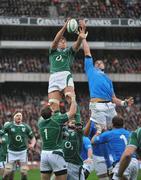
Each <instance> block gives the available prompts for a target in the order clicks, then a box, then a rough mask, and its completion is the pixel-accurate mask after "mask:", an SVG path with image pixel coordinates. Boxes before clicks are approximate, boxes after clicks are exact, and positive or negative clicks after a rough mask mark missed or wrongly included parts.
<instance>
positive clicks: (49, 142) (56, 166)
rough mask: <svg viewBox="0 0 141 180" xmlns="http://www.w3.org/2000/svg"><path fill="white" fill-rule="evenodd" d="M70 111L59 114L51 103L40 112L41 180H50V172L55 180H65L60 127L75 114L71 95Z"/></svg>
mask: <svg viewBox="0 0 141 180" xmlns="http://www.w3.org/2000/svg"><path fill="white" fill-rule="evenodd" d="M69 96H70V98H71V105H70V110H69V111H68V112H67V113H65V114H61V113H60V111H59V110H58V104H56V103H54V102H52V103H51V104H50V106H48V107H46V108H44V109H43V110H42V112H41V118H40V119H39V122H38V127H39V131H40V135H41V137H42V143H43V147H42V152H41V163H40V171H41V179H42V180H50V177H51V174H52V172H54V174H55V175H56V180H66V178H67V165H66V162H65V160H64V157H63V150H62V142H63V136H62V135H63V133H62V127H63V124H64V123H65V122H67V121H68V120H69V118H71V117H72V116H74V115H75V113H76V107H77V105H76V101H75V97H74V96H73V95H72V94H69Z"/></svg>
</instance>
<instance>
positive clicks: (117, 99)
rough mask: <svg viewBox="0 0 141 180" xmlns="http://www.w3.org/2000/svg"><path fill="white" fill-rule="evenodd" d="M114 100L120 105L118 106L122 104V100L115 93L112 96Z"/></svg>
mask: <svg viewBox="0 0 141 180" xmlns="http://www.w3.org/2000/svg"><path fill="white" fill-rule="evenodd" d="M112 102H113V103H115V104H116V105H118V106H121V102H122V100H121V99H119V98H117V97H116V96H115V95H113V97H112Z"/></svg>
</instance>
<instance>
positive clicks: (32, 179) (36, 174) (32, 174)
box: [14, 169, 141, 180]
mask: <svg viewBox="0 0 141 180" xmlns="http://www.w3.org/2000/svg"><path fill="white" fill-rule="evenodd" d="M14 180H20V173H19V172H17V173H16V174H15V177H14ZM28 180H40V171H39V169H33V170H30V171H29V173H28ZM87 180H98V178H97V176H96V175H95V173H94V172H93V173H91V174H90V176H89V177H88V179H87ZM137 180H141V170H140V171H139V175H138V179H137Z"/></svg>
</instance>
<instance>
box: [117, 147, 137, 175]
mask: <svg viewBox="0 0 141 180" xmlns="http://www.w3.org/2000/svg"><path fill="white" fill-rule="evenodd" d="M135 151H136V147H134V146H128V147H127V148H126V149H125V151H124V153H123V155H122V157H121V160H120V166H119V170H118V176H119V177H122V175H123V173H124V171H125V169H126V168H127V167H128V165H129V163H130V161H131V155H132V154H133V153H134V152H135Z"/></svg>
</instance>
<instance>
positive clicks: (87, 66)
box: [84, 56, 94, 73]
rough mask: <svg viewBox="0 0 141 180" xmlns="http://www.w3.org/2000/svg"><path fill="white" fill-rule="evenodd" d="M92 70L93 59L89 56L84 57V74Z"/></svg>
mask: <svg viewBox="0 0 141 180" xmlns="http://www.w3.org/2000/svg"><path fill="white" fill-rule="evenodd" d="M93 68H94V65H93V58H92V57H91V56H86V57H85V62H84V69H85V72H86V73H88V71H90V70H91V69H93Z"/></svg>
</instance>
